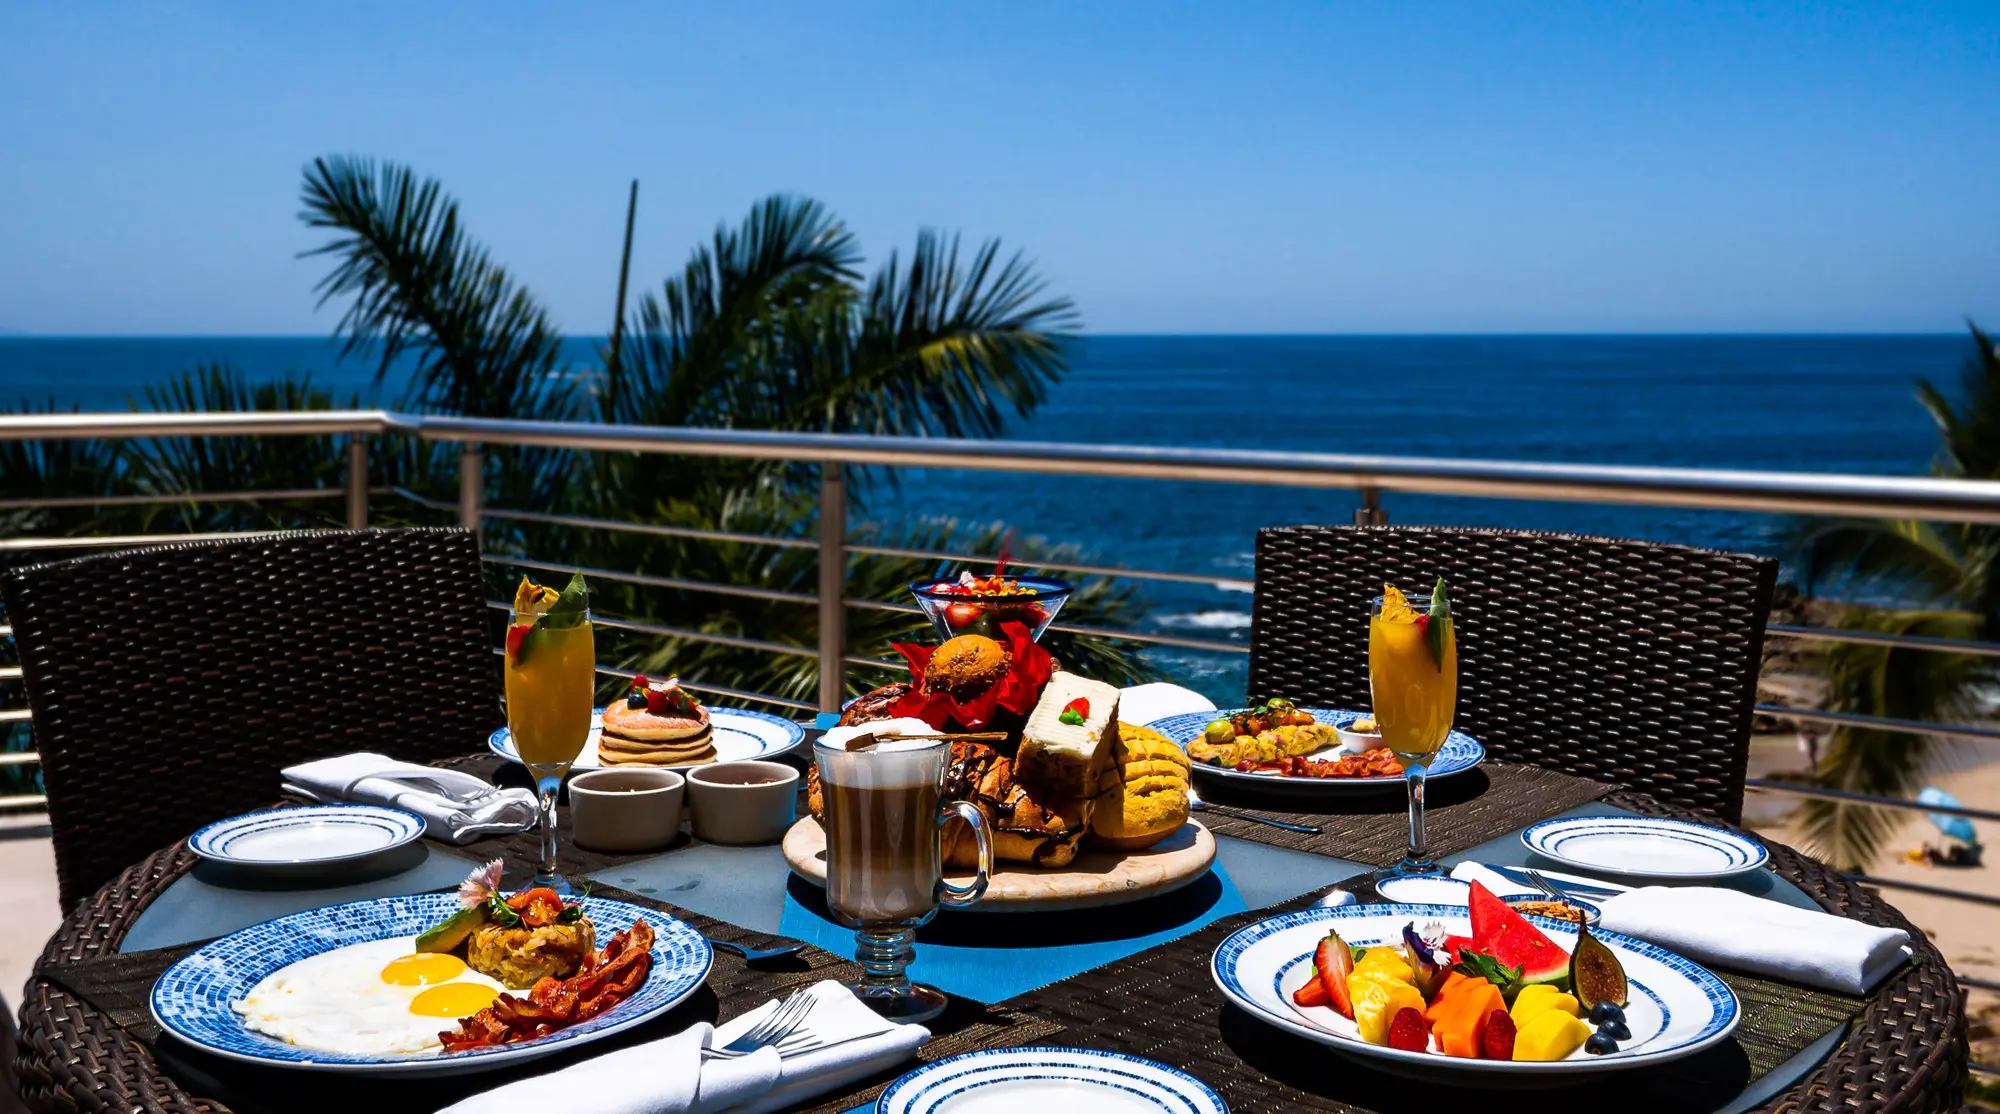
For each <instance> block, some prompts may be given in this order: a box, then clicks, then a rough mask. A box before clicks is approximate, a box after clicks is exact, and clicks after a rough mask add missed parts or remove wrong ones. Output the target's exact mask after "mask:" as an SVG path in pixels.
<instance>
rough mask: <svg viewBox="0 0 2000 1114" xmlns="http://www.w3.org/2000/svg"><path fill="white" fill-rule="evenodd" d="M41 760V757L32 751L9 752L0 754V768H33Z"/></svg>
mask: <svg viewBox="0 0 2000 1114" xmlns="http://www.w3.org/2000/svg"><path fill="white" fill-rule="evenodd" d="M41 760H42V756H41V755H40V754H37V753H35V752H34V751H32V750H10V751H6V752H4V753H0V766H33V765H36V764H38V763H40V762H41Z"/></svg>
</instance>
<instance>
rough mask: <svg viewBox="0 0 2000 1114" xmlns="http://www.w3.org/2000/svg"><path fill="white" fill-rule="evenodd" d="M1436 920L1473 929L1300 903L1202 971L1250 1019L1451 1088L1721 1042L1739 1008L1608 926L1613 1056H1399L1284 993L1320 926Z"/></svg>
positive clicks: (1366, 929) (1637, 1060)
mask: <svg viewBox="0 0 2000 1114" xmlns="http://www.w3.org/2000/svg"><path fill="white" fill-rule="evenodd" d="M1528 919H1529V920H1530V921H1532V922H1533V923H1534V925H1535V927H1536V928H1539V929H1541V930H1542V932H1543V933H1545V934H1546V935H1547V936H1548V937H1549V939H1550V940H1553V941H1554V942H1555V943H1556V945H1557V946H1559V947H1561V948H1562V949H1563V950H1565V951H1569V950H1571V949H1573V948H1574V947H1575V946H1576V938H1577V934H1576V926H1575V925H1572V924H1568V923H1566V922H1563V921H1554V920H1550V919H1548V918H1547V917H1530V918H1528ZM1412 921H1415V922H1416V923H1418V924H1419V925H1421V924H1423V923H1424V922H1427V921H1439V922H1442V923H1443V925H1444V927H1445V931H1446V932H1449V933H1453V934H1456V935H1460V936H1469V935H1471V932H1472V923H1471V919H1470V918H1469V917H1468V916H1467V915H1466V911H1465V908H1464V906H1454V905H1347V906H1342V907H1340V908H1337V909H1328V908H1313V909H1302V910H1299V911H1298V912H1296V913H1285V914H1283V915H1281V916H1276V917H1272V918H1270V919H1269V920H1263V921H1258V922H1257V923H1256V924H1253V925H1248V926H1246V927H1244V928H1241V929H1239V930H1237V931H1236V933H1235V934H1234V935H1232V936H1230V937H1229V938H1228V939H1227V940H1224V941H1223V942H1222V944H1221V946H1219V947H1217V948H1216V949H1215V958H1214V960H1213V961H1212V963H1211V964H1210V974H1211V975H1213V976H1214V978H1215V984H1216V985H1217V986H1219V987H1221V988H1222V993H1223V994H1224V995H1226V996H1227V997H1228V998H1229V1000H1230V1001H1232V1002H1234V1003H1236V1004H1237V1005H1239V1006H1241V1007H1243V1008H1244V1009H1245V1010H1248V1011H1249V1012H1250V1013H1252V1014H1254V1015H1255V1016H1256V1017H1257V1018H1258V1019H1259V1020H1262V1021H1266V1022H1269V1023H1270V1024H1272V1025H1275V1026H1277V1027H1278V1028H1280V1029H1284V1030H1286V1031H1287V1032H1291V1033H1296V1034H1298V1035H1299V1036H1302V1037H1305V1038H1306V1039H1308V1040H1312V1041H1317V1042H1319V1043H1320V1044H1323V1045H1325V1046H1327V1047H1328V1048H1330V1049H1332V1050H1334V1051H1335V1052H1338V1053H1340V1054H1341V1055H1343V1056H1346V1057H1349V1058H1351V1059H1354V1060H1359V1061H1361V1062H1363V1063H1366V1064H1367V1065H1368V1066H1370V1067H1374V1068H1379V1069H1381V1070H1383V1071H1386V1072H1392V1073H1394V1074H1397V1075H1402V1076H1406V1077H1409V1078H1412V1079H1423V1080H1430V1081H1433V1082H1438V1083H1448V1084H1451V1085H1453V1086H1460V1087H1535V1086H1551V1085H1557V1084H1562V1083H1568V1082H1572V1081H1574V1080H1576V1079H1579V1078H1582V1077H1585V1076H1591V1075H1601V1074H1604V1073H1606V1072H1615V1071H1623V1070H1626V1069H1629V1068H1636V1067H1644V1066H1647V1065H1652V1064H1659V1063H1664V1062H1666V1061H1668V1060H1678V1059H1680V1058H1681V1057H1683V1056H1690V1055H1693V1054H1694V1053H1696V1052H1699V1051H1701V1050H1702V1049H1704V1048H1707V1047H1709V1046H1710V1045H1712V1044H1714V1043H1715V1042H1717V1041H1720V1040H1723V1039H1725V1038H1727V1037H1728V1036H1729V1034H1730V1032H1731V1031H1732V1030H1734V1029H1735V1028H1736V1020H1737V1015H1738V1013H1739V1012H1740V1011H1739V1007H1738V1005H1737V1001H1736V994H1735V992H1733V991H1731V990H1730V989H1729V986H1728V984H1727V983H1724V982H1723V981H1722V980H1721V979H1719V978H1716V977H1715V975H1714V974H1713V973H1712V972H1710V971H1709V970H1707V969H1706V968H1704V967H1702V966H1701V965H1700V964H1698V963H1695V962H1694V961H1692V960H1689V959H1684V958H1682V957H1681V956H1678V955H1675V954H1674V953H1672V952H1670V951H1667V950H1666V949H1665V948H1660V947H1656V946H1654V945H1652V944H1648V943H1645V942H1644V941H1641V940H1635V939H1633V938H1631V937H1629V936H1623V935H1620V934H1618V933H1616V932H1604V931H1598V930H1593V931H1592V932H1591V936H1592V937H1593V938H1594V939H1596V940H1599V941H1601V942H1603V944H1604V945H1605V946H1606V947H1608V948H1610V949H1611V950H1612V952H1614V953H1615V954H1616V955H1617V956H1618V961H1619V963H1621V964H1623V965H1624V967H1625V978H1626V981H1627V982H1628V983H1629V984H1630V986H1631V1000H1630V1001H1629V1002H1627V1004H1626V1006H1625V1022H1626V1024H1627V1025H1628V1026H1630V1027H1631V1030H1632V1038H1631V1039H1630V1040H1625V1041H1620V1042H1619V1048H1618V1051H1616V1052H1613V1053H1610V1054H1609V1055H1604V1056H1592V1055H1590V1054H1589V1053H1587V1052H1585V1051H1584V1050H1583V1049H1581V1048H1579V1049H1577V1050H1576V1051H1575V1052H1574V1053H1572V1054H1571V1055H1570V1057H1569V1059H1566V1060H1556V1061H1552V1062H1549V1063H1530V1062H1516V1061H1511V1060H1474V1059H1464V1058H1460V1057H1456V1056H1445V1055H1441V1054H1439V1053H1435V1052H1405V1051H1403V1050H1401V1049H1395V1048H1389V1047H1386V1046H1383V1045H1376V1044H1369V1043H1367V1042H1366V1041H1363V1040H1362V1039H1361V1037H1360V1035H1359V1032H1358V1030H1357V1029H1356V1028H1355V1025H1354V1022H1352V1021H1349V1020H1348V1019H1346V1018H1344V1017H1342V1016H1341V1015H1340V1014H1338V1013H1336V1012H1334V1011H1333V1010H1331V1009H1329V1008H1327V1007H1325V1006H1299V1005H1295V1004H1293V1002H1292V992H1293V991H1295V990H1297V989H1298V988H1299V987H1301V986H1303V985H1305V982H1306V980H1307V979H1309V978H1314V977H1316V976H1315V975H1314V973H1313V965H1312V959H1313V950H1314V949H1315V948H1317V947H1318V946H1319V942H1320V941H1321V940H1322V939H1324V938H1325V937H1326V934H1327V930H1328V929H1332V930H1334V931H1337V932H1339V933H1340V937H1341V939H1343V940H1345V941H1347V942H1348V943H1349V944H1350V945H1358V946H1362V947H1372V946H1374V945H1378V944H1391V943H1398V942H1400V941H1401V940H1402V938H1403V926H1404V925H1406V924H1409V923H1410V922H1412Z"/></svg>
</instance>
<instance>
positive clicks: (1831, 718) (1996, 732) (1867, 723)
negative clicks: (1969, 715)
mask: <svg viewBox="0 0 2000 1114" xmlns="http://www.w3.org/2000/svg"><path fill="white" fill-rule="evenodd" d="M1756 710H1757V711H1758V712H1760V713H1762V714H1764V715H1767V716H1776V717H1777V718H1779V719H1794V720H1798V721H1800V722H1801V723H1824V724H1827V725H1828V726H1831V727H1863V728H1867V729H1869V730H1873V731H1895V732H1900V733H1902V734H1906V735H1946V736H1951V737H1953V738H1960V739H2000V728H1994V727H1974V726H1972V725H1970V724H1962V723H1926V722H1924V721H1923V720H1917V719H1896V718H1894V717H1891V716H1865V715H1862V714H1861V713H1859V712H1829V711H1825V710H1823V709H1819V708H1790V707H1786V706H1785V705H1782V704H1758V705H1756Z"/></svg>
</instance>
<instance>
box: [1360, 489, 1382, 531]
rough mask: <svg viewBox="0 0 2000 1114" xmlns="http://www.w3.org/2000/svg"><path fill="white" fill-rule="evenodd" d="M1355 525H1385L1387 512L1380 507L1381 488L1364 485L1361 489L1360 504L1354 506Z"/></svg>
mask: <svg viewBox="0 0 2000 1114" xmlns="http://www.w3.org/2000/svg"><path fill="white" fill-rule="evenodd" d="M1354 524H1355V525H1356V526H1387V525H1389V512H1388V511H1385V510H1383V509H1382V489H1381V488H1376V487H1364V488H1362V489H1361V505H1360V506H1358V507H1356V508H1354Z"/></svg>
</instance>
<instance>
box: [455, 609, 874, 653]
mask: <svg viewBox="0 0 2000 1114" xmlns="http://www.w3.org/2000/svg"><path fill="white" fill-rule="evenodd" d="M486 606H488V607H490V608H493V609H494V610H496V611H508V612H511V611H513V610H514V608H513V606H512V605H511V604H508V603H505V602H503V601H501V600H487V601H486ZM590 622H591V625H593V626H599V627H609V628H611V629H612V630H629V631H636V632H638V633H640V634H654V635H659V636H660V637H662V638H686V639H690V640H693V641H696V642H713V643H715V644H716V645H718V646H734V647H736V648H737V649H740V650H761V651H763V652H765V653H769V654H789V655H791V656H793V657H804V658H816V657H818V656H819V651H817V650H815V649H813V648H812V647H810V646H793V645H791V644H790V643H786V642H767V641H765V640H764V639H761V638H745V637H743V636H741V635H734V634H716V633H714V632H712V631H701V630H690V629H688V628H686V627H670V626H666V625H664V624H660V623H648V622H644V621H642V620H639V619H621V618H618V617H617V616H615V615H600V614H598V613H597V612H595V611H593V612H591V615H590ZM864 660H865V659H864Z"/></svg>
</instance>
